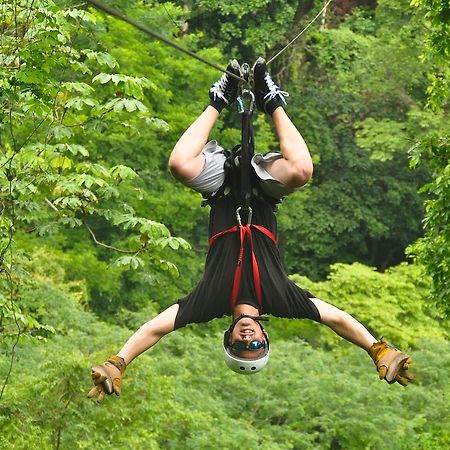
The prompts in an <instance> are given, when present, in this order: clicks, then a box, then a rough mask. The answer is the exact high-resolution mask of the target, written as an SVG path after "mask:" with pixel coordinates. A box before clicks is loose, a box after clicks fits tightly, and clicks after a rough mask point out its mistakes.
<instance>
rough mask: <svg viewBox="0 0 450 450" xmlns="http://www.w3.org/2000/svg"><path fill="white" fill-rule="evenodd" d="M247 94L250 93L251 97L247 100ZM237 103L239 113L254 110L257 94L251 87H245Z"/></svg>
mask: <svg viewBox="0 0 450 450" xmlns="http://www.w3.org/2000/svg"><path fill="white" fill-rule="evenodd" d="M245 95H248V96H249V97H250V98H249V99H247V100H246V99H245V98H244V96H245ZM237 104H238V113H239V114H243V113H244V112H253V107H254V105H255V95H254V94H253V92H252V91H250V90H249V89H243V90H242V93H241V95H240V96H239V97H238V98H237Z"/></svg>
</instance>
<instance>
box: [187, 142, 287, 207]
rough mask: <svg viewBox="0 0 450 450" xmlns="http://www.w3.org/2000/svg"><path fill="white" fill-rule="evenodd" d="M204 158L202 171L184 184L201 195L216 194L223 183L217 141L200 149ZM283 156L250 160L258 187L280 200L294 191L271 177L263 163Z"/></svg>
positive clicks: (222, 158)
mask: <svg viewBox="0 0 450 450" xmlns="http://www.w3.org/2000/svg"><path fill="white" fill-rule="evenodd" d="M202 155H203V156H204V157H205V165H204V166H203V170H202V171H201V172H200V174H199V175H197V176H196V177H195V178H193V179H192V180H189V181H187V182H186V183H185V184H186V186H189V187H190V188H192V189H194V190H195V191H197V192H200V193H202V194H212V193H214V192H216V191H217V190H218V189H219V188H220V186H222V184H223V182H224V181H225V170H224V167H223V166H224V163H225V159H226V156H225V152H224V149H223V148H222V147H221V146H220V145H219V144H218V143H217V141H209V142H208V143H207V144H206V145H205V146H204V147H203V149H202ZM282 157H283V156H282V155H281V153H279V152H270V153H267V154H266V155H261V154H256V155H254V156H253V158H252V161H251V163H252V166H253V168H254V169H255V172H256V175H258V177H259V179H260V183H259V185H260V187H261V189H262V190H263V191H264V193H266V194H267V195H269V196H270V197H273V198H276V199H280V198H282V197H285V196H286V195H288V194H291V193H292V192H294V191H295V189H294V188H292V187H289V186H286V185H285V184H283V183H281V182H280V181H278V180H276V179H275V178H273V177H272V175H270V174H269V172H267V170H266V169H265V163H268V162H271V161H275V160H276V159H280V158H282Z"/></svg>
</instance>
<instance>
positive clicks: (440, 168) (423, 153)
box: [408, 0, 450, 314]
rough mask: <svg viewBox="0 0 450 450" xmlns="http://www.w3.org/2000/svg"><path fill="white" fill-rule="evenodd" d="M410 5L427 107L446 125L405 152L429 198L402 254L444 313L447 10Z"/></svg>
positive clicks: (449, 292) (448, 170)
mask: <svg viewBox="0 0 450 450" xmlns="http://www.w3.org/2000/svg"><path fill="white" fill-rule="evenodd" d="M411 3H412V5H414V6H417V7H420V9H419V11H421V12H424V17H425V22H426V24H427V26H428V28H429V31H428V33H427V35H426V36H425V47H424V51H423V54H422V59H423V60H424V61H426V62H428V64H429V66H428V69H427V74H428V78H429V80H430V84H429V86H428V88H427V97H428V103H427V107H428V108H429V109H430V110H432V111H435V112H441V115H443V116H444V117H445V120H446V125H445V127H444V128H443V129H442V130H435V129H430V130H428V133H427V135H426V136H425V137H423V138H422V139H420V140H417V142H416V144H415V145H414V146H413V147H412V148H411V149H410V158H411V166H412V167H413V168H416V167H417V166H424V165H426V166H429V167H430V169H431V171H432V180H431V181H430V182H429V183H427V184H425V185H424V186H423V188H422V191H423V192H426V193H427V194H429V199H428V200H427V201H426V203H425V218H424V229H425V236H424V237H423V239H419V240H418V241H417V242H416V243H415V244H414V245H412V246H411V247H410V248H409V249H408V252H409V253H410V254H411V255H412V256H414V257H415V258H417V259H418V260H419V261H420V262H421V264H423V265H424V266H425V268H426V270H427V273H428V274H429V275H430V276H431V277H432V279H433V284H434V295H433V299H434V301H435V303H436V304H437V305H438V306H439V308H440V309H441V310H442V311H445V312H446V313H447V314H448V313H449V312H450V289H449V281H450V253H449V251H448V248H449V242H450V227H449V223H450V222H449V219H450V207H449V192H450V147H449V140H450V136H449V132H448V100H449V92H450V90H449V85H450V66H449V64H448V58H449V56H450V25H449V24H450V20H449V19H450V8H449V4H448V2H446V1H442V0H414V1H412V2H411Z"/></svg>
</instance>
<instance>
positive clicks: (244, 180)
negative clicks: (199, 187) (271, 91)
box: [205, 64, 277, 313]
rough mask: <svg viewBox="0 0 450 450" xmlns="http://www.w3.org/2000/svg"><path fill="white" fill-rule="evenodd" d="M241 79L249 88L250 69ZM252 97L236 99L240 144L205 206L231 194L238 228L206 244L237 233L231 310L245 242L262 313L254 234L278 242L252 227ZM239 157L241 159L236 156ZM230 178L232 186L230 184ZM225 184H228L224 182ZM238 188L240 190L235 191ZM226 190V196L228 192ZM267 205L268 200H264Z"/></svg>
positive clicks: (262, 229) (246, 92)
mask: <svg viewBox="0 0 450 450" xmlns="http://www.w3.org/2000/svg"><path fill="white" fill-rule="evenodd" d="M241 67H242V70H243V76H244V78H245V79H246V80H247V82H248V83H249V84H250V82H251V80H249V74H250V70H249V66H248V64H243V65H242V66H241ZM246 96H248V97H249V101H248V100H247V101H248V105H247V106H246V105H245V102H246V98H245V97H246ZM254 100H255V97H254V94H253V92H252V91H251V90H250V89H242V91H241V94H240V96H239V97H238V111H239V113H240V114H241V117H242V120H241V144H240V146H236V147H235V148H234V149H233V150H232V152H231V154H229V155H228V158H227V160H226V162H225V169H226V171H227V174H226V180H225V183H224V185H223V187H222V188H221V189H219V191H218V193H216V195H215V196H212V197H210V198H209V199H207V200H206V202H205V203H207V204H208V203H211V201H212V200H214V199H216V198H218V197H223V196H225V195H228V194H233V195H234V197H235V199H236V200H237V204H238V205H239V206H238V208H237V209H236V221H237V225H235V226H233V227H231V228H228V229H226V230H223V231H219V232H218V233H216V234H215V235H213V236H212V237H211V238H210V239H209V241H208V245H209V247H212V246H213V245H214V243H215V242H216V241H217V240H218V239H219V238H220V237H222V236H224V235H227V234H230V233H239V240H240V249H239V256H238V260H237V263H236V269H235V272H234V280H233V289H232V291H231V298H230V306H231V308H233V307H234V306H235V305H236V303H237V300H238V294H239V287H240V284H241V277H242V262H243V259H244V252H245V242H246V241H248V244H249V248H250V252H251V259H252V271H253V284H254V288H255V294H256V300H257V302H258V305H259V311H260V313H261V311H262V289H261V278H260V271H259V265H258V260H257V258H256V255H255V252H254V247H253V232H254V231H257V232H259V233H262V234H263V235H264V236H266V237H267V238H268V239H270V240H271V241H272V242H273V243H274V244H276V242H277V239H276V237H275V235H274V234H273V233H272V232H271V231H270V230H268V229H267V228H265V227H263V226H262V225H254V224H252V208H251V206H250V204H251V201H252V198H253V197H254V196H255V195H258V196H259V194H258V190H257V189H254V187H255V186H254V183H253V182H252V181H253V179H254V177H253V176H252V167H251V160H252V157H253V155H254V131H253V125H252V115H253V105H254ZM238 153H240V155H239V154H238ZM238 168H239V173H240V180H239V183H237V182H236V172H237V169H238ZM230 178H231V182H230ZM227 181H228V182H227ZM238 186H239V187H238ZM227 188H228V192H227ZM266 201H267V200H266ZM270 203H271V204H272V205H273V206H274V205H275V203H276V201H275V200H274V199H272V201H271V202H270ZM243 218H245V223H243Z"/></svg>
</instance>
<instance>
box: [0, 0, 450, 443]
mask: <svg viewBox="0 0 450 450" xmlns="http://www.w3.org/2000/svg"><path fill="white" fill-rule="evenodd" d="M108 4H109V5H112V6H115V7H118V8H120V9H121V10H122V11H123V12H124V13H126V14H127V15H129V16H130V17H133V18H135V19H136V20H139V21H140V22H142V23H145V24H146V25H147V26H148V27H150V28H151V29H154V30H158V31H159V32H160V33H162V34H164V35H165V36H166V37H168V38H170V39H172V40H174V41H176V42H178V43H180V44H181V45H183V46H184V47H186V48H189V49H191V50H192V51H195V52H197V53H199V54H201V55H202V56H203V57H205V58H208V59H210V60H212V61H214V62H216V63H218V64H220V65H222V66H225V64H226V61H228V60H229V59H230V58H232V57H237V58H238V59H239V60H240V61H241V62H243V61H248V62H250V63H251V62H253V61H254V60H255V59H256V58H257V57H258V56H260V55H261V54H262V55H264V56H267V57H270V56H271V55H273V54H275V53H276V51H277V50H279V49H280V48H281V47H282V46H283V45H284V44H286V43H287V42H288V41H289V40H290V39H291V38H292V37H294V36H295V35H296V34H297V33H298V32H299V31H300V30H301V29H302V28H303V27H304V26H306V24H307V23H308V22H309V21H310V20H311V19H312V17H314V15H315V14H316V13H317V12H318V11H319V9H320V8H321V7H322V6H323V5H322V4H320V5H319V4H316V2H312V1H305V2H294V1H292V0H277V1H272V2H269V1H267V0H255V1H251V2H242V1H238V0H229V1H223V2H216V1H214V2H213V1H210V0H202V1H197V2H186V1H180V2H171V3H164V2H158V1H132V2H124V1H121V0H114V1H109V2H108ZM0 11H1V15H0V45H1V47H0V210H1V216H0V276H1V278H0V333H1V343H0V345H1V346H0V355H1V356H0V375H1V378H0V382H1V385H0V389H1V391H0V424H1V426H0V429H1V433H0V448H3V447H4V448H20V449H22V448H24V449H25V448H26V449H28V448H33V449H34V448H36V449H38V448H39V449H41V448H92V447H100V448H114V449H115V448H124V449H128V448H155V449H157V448H163V449H166V448H173V449H178V448H183V449H184V448H192V449H194V448H195V449H209V448H224V449H232V448H236V447H238V446H239V447H244V448H266V449H270V450H272V449H277V448H279V449H287V448H296V449H316V448H324V449H325V448H326V449H328V448H331V449H353V448H354V449H360V448H370V449H372V448H373V449H375V448H376V449H402V448H405V449H406V448H408V449H442V448H448V447H449V446H450V425H449V423H448V420H445V417H446V416H447V415H448V400H449V399H448V392H449V390H450V383H449V381H450V378H449V369H450V358H449V354H448V337H449V336H448V330H449V328H448V325H449V323H448V319H446V318H445V313H446V312H448V311H449V310H450V287H449V286H450V253H449V252H450V250H449V248H450V245H449V244H450V228H449V227H450V220H449V216H450V208H449V206H448V205H449V198H448V196H449V195H450V172H449V167H450V165H449V163H450V151H449V135H448V133H449V129H448V122H449V120H448V119H449V118H448V84H449V79H450V78H449V75H450V70H449V66H448V57H449V53H450V45H449V44H450V30H449V25H448V24H449V23H450V20H449V19H450V11H449V7H448V4H447V2H446V1H445V0H440V1H439V0H433V1H428V0H417V1H413V2H412V4H411V5H410V4H409V2H408V1H405V0H381V1H378V2H374V1H370V0H360V1H356V2H346V1H344V0H340V1H335V2H332V3H331V5H330V6H329V8H328V9H327V11H326V14H324V15H323V16H322V18H321V19H320V20H319V21H318V22H317V23H316V25H314V26H313V27H312V28H311V29H310V30H309V31H308V33H306V34H305V35H304V36H303V37H302V38H301V39H300V40H299V41H297V42H296V44H295V45H294V46H292V47H291V48H290V49H289V50H288V51H287V52H285V53H284V54H283V55H282V56H280V57H279V58H277V59H276V60H275V61H274V63H273V64H272V66H271V70H272V72H273V73H275V74H276V75H277V77H278V79H279V81H280V83H281V84H282V85H283V87H284V88H285V89H286V90H287V91H289V92H290V97H289V105H288V112H289V114H290V116H291V117H292V118H293V120H294V122H295V123H296V124H298V127H299V128H300V130H301V132H302V134H303V135H304V137H305V139H306V140H307V142H308V144H309V147H310V150H311V153H312V155H313V158H314V161H315V172H314V178H313V181H312V182H311V183H310V184H309V185H308V186H306V187H305V188H304V189H302V190H301V191H299V192H297V193H296V194H294V195H292V196H291V197H289V198H288V199H286V200H285V202H284V203H283V204H282V206H281V207H280V211H279V219H280V235H281V248H282V252H283V255H284V259H285V262H286V267H287V270H288V272H289V273H290V274H292V277H293V279H294V280H295V281H296V282H298V283H299V284H300V285H302V286H305V287H307V288H309V289H310V290H312V291H313V292H315V293H316V294H317V295H318V296H319V297H322V298H324V299H327V300H330V301H331V302H332V303H334V304H336V305H337V306H339V307H341V308H343V309H345V310H346V311H348V312H349V313H351V314H353V315H355V316H356V317H357V318H358V319H359V320H361V321H362V322H363V323H364V324H365V325H366V326H367V327H368V328H369V329H370V330H371V331H372V332H373V333H374V334H375V335H377V336H381V335H385V336H386V337H387V338H388V339H389V340H391V341H393V342H394V343H395V344H397V345H399V346H402V347H404V348H406V349H407V350H408V351H410V352H411V353H412V354H413V355H414V358H415V371H414V372H415V374H416V377H417V381H416V383H415V384H414V385H413V386H410V387H408V388H407V389H403V388H401V387H400V386H388V385H386V384H385V383H381V382H379V381H378V380H377V376H376V373H375V370H374V367H373V364H372V362H371V361H370V359H369V358H368V357H367V355H365V354H364V352H363V351H361V350H360V349H357V348H354V347H353V346H351V345H350V344H348V343H346V342H342V340H340V339H338V338H337V337H336V336H334V335H333V333H331V332H330V331H329V330H326V329H324V327H320V326H319V325H315V324H311V323H306V322H300V321H289V320H272V321H271V322H270V325H269V331H270V333H271V337H272V338H273V342H274V344H273V351H272V354H273V357H272V358H271V363H270V367H268V368H267V369H266V370H265V371H264V372H262V373H261V374H258V375H255V376H254V377H250V378H247V377H245V378H244V377H239V376H238V375H236V376H235V375H234V374H233V373H232V372H230V371H227V370H225V368H224V364H223V362H222V361H221V352H220V351H219V350H220V340H221V339H220V336H221V331H222V330H223V328H224V327H225V325H226V321H224V320H216V321H213V322H212V323H210V324H206V325H202V326H196V327H188V328H187V329H185V330H181V331H179V332H177V333H174V334H173V335H171V336H168V337H166V338H164V340H163V342H162V343H161V344H160V345H158V346H156V347H155V348H154V349H152V351H151V352H149V353H148V354H147V355H144V356H142V357H141V358H139V359H138V360H137V361H136V362H134V363H133V364H132V365H131V366H130V368H129V370H128V372H127V375H126V378H125V383H124V395H123V396H122V398H120V399H116V398H108V399H106V400H105V403H104V404H103V405H102V406H101V407H97V405H95V404H94V403H92V402H88V401H87V399H86V398H85V394H86V392H87V390H88V389H89V384H90V383H89V367H90V366H91V365H92V364H93V363H97V362H99V361H102V360H103V359H104V358H105V357H107V356H108V355H109V354H111V353H114V352H115V351H117V349H118V347H119V346H120V345H121V344H122V343H123V342H124V340H125V339H126V338H127V337H128V336H129V335H130V334H131V333H132V331H134V330H135V329H136V328H137V327H138V326H139V325H140V324H142V323H143V322H144V321H146V320H147V319H148V318H149V317H152V316H153V315H155V314H156V313H157V312H159V311H160V310H161V309H163V308H164V307H167V306H168V305H170V304H171V303H173V302H174V301H175V300H176V299H177V298H179V297H180V296H181V295H183V294H184V293H186V292H188V291H189V290H190V289H191V287H192V286H193V285H194V283H195V282H196V281H197V280H198V278H199V276H200V274H201V270H202V265H203V255H204V252H205V249H206V239H205V235H206V229H207V228H206V227H207V210H205V209H202V208H199V205H200V202H201V199H200V197H199V196H198V195H197V194H194V193H192V192H191V191H189V190H188V189H187V188H184V187H183V186H181V185H179V184H177V183H175V182H174V181H173V179H172V178H171V177H170V175H169V173H168V170H167V158H168V155H169V152H170V150H171V148H172V146H173V144H174V143H175V142H176V140H177V138H178V136H179V135H180V133H181V132H182V131H183V130H184V129H185V128H186V126H187V125H188V124H189V123H190V122H191V121H192V120H193V119H194V118H195V117H196V115H197V114H198V113H199V112H200V111H201V110H202V108H203V107H204V106H205V105H206V103H207V92H206V91H207V88H206V87H207V86H209V85H210V84H211V83H212V82H213V81H214V80H215V79H216V78H217V77H218V76H219V75H220V73H218V72H217V71H215V70H213V69H211V68H210V67H207V66H204V65H201V64H199V63H198V62H197V61H195V60H193V59H192V58H189V57H187V56H185V55H183V54H181V53H180V54H175V53H174V50H173V49H171V48H169V47H167V46H164V45H163V44H161V43H160V42H156V41H154V40H152V39H149V38H148V37H145V36H144V35H143V34H142V33H140V32H139V31H137V30H135V29H133V28H132V27H130V26H129V25H128V24H125V23H123V22H120V21H118V20H115V19H112V18H110V17H106V16H105V15H103V14H101V13H99V12H96V11H95V10H94V9H92V8H89V7H88V6H87V5H86V4H80V2H70V1H52V0H34V1H32V0H13V1H7V0H0ZM319 26H320V28H319ZM205 86H206V87H205ZM238 122H239V121H238V117H237V114H236V112H235V111H227V112H226V113H224V114H223V117H222V119H221V121H220V123H219V125H218V126H217V127H216V129H215V131H214V136H213V137H215V138H218V139H219V140H220V141H221V142H222V143H223V144H224V145H225V146H232V145H234V144H235V143H236V142H237V141H238V140H239V133H240V132H239V126H238ZM255 128H256V147H257V151H259V152H265V151H268V150H269V149H271V148H273V147H274V146H275V145H276V140H275V137H274V135H273V132H272V130H271V126H270V123H269V122H268V121H267V119H266V118H265V117H263V116H262V115H258V116H257V117H256V118H255ZM411 167H413V168H414V170H411ZM422 222H423V223H424V224H425V228H424V229H423V223H422ZM405 250H407V254H408V255H409V256H410V258H409V259H406V256H405ZM199 393H201V395H199Z"/></svg>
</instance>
